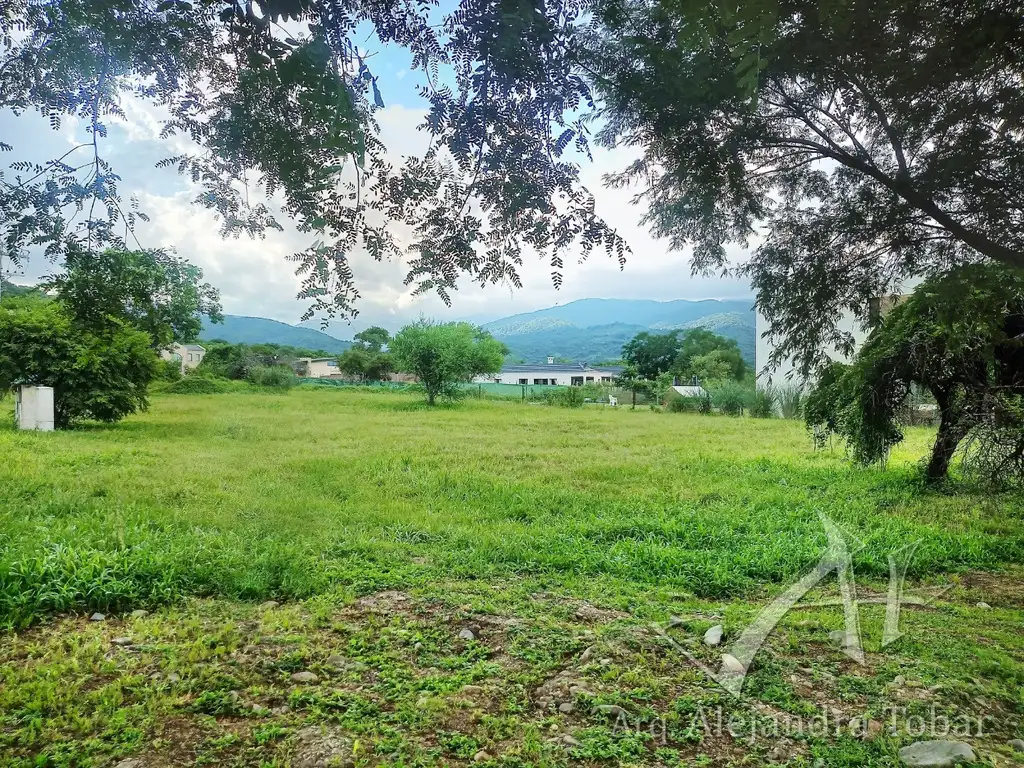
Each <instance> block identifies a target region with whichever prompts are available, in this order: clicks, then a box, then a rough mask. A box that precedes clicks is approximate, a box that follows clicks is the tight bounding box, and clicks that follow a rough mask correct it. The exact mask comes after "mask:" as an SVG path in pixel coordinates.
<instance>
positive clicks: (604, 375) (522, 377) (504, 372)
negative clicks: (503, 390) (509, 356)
mask: <svg viewBox="0 0 1024 768" xmlns="http://www.w3.org/2000/svg"><path fill="white" fill-rule="evenodd" d="M621 372H622V369H621V368H615V367H605V366H600V367H597V366H591V365H587V364H586V363H573V364H569V365H564V364H561V363H555V361H554V359H553V358H550V357H549V358H548V362H547V364H546V365H545V364H543V363H533V364H528V365H506V366H504V367H503V368H502V369H501V370H500V371H499V372H498V373H496V374H494V375H493V376H477V377H476V378H474V379H473V383H474V384H489V383H493V384H530V385H533V384H540V385H545V384H546V385H548V386H551V385H554V386H560V387H582V386H583V385H584V384H611V383H612V380H613V379H614V378H615V377H616V376H618V375H619V374H620V373H621Z"/></svg>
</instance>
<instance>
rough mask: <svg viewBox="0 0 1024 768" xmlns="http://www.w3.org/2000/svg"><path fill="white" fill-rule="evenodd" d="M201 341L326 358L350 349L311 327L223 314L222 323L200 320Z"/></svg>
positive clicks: (262, 318)
mask: <svg viewBox="0 0 1024 768" xmlns="http://www.w3.org/2000/svg"><path fill="white" fill-rule="evenodd" d="M201 338H203V339H206V340H208V341H210V340H213V339H222V340H223V341H228V342H231V343H232V344H282V345H284V346H288V347H301V348H304V349H318V350H323V351H324V352H326V353H327V354H329V355H337V354H340V353H341V352H344V351H345V350H346V349H348V348H349V347H351V346H352V342H351V341H345V340H343V339H336V338H335V337H334V336H331V335H329V334H326V333H324V332H323V331H318V330H316V329H314V328H305V327H303V326H300V325H288V323H282V322H279V321H277V320H269V319H267V318H265V317H246V316H244V315H224V322H223V323H211V322H210V320H209V318H203V332H202V334H201Z"/></svg>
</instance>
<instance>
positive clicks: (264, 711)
mask: <svg viewBox="0 0 1024 768" xmlns="http://www.w3.org/2000/svg"><path fill="white" fill-rule="evenodd" d="M250 709H251V711H252V713H253V714H254V715H256V716H257V717H263V716H264V715H269V714H270V710H269V709H268V708H267V707H264V706H263V705H262V704H253V705H252V707H251V708H250Z"/></svg>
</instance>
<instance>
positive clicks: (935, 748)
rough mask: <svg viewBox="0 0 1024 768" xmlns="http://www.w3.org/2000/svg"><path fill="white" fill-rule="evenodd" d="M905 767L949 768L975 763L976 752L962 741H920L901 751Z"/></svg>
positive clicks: (901, 758)
mask: <svg viewBox="0 0 1024 768" xmlns="http://www.w3.org/2000/svg"><path fill="white" fill-rule="evenodd" d="M900 760H902V761H903V764H904V765H908V766H918V767H919V768H949V766H953V765H959V764H960V763H973V762H974V760H975V757H974V750H973V749H971V747H970V745H968V744H964V743H963V742H962V741H946V740H943V739H939V740H936V741H918V742H916V743H915V744H911V745H910V746H909V747H904V748H903V749H901V750H900Z"/></svg>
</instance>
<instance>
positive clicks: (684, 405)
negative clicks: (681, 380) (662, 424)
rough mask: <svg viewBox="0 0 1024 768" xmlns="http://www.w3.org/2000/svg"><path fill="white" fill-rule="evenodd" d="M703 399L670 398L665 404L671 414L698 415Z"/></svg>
mask: <svg viewBox="0 0 1024 768" xmlns="http://www.w3.org/2000/svg"><path fill="white" fill-rule="evenodd" d="M703 399H704V398H702V397H670V398H669V399H668V402H667V403H665V408H666V409H667V410H668V411H669V412H670V413H698V412H700V408H701V401H702V400H703Z"/></svg>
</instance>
